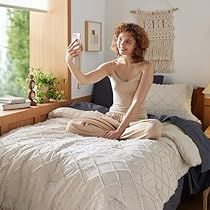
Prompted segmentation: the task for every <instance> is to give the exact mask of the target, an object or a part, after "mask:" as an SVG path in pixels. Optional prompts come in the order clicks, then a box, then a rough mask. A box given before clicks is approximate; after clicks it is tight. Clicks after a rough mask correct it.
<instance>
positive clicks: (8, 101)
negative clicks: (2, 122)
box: [0, 96, 31, 111]
mask: <svg viewBox="0 0 210 210" xmlns="http://www.w3.org/2000/svg"><path fill="white" fill-rule="evenodd" d="M30 106H31V103H30V102H27V101H26V99H25V98H23V97H15V96H4V97H0V110H3V111H5V110H12V109H22V108H28V107H30Z"/></svg>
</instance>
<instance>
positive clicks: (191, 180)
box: [149, 115, 210, 194]
mask: <svg viewBox="0 0 210 210" xmlns="http://www.w3.org/2000/svg"><path fill="white" fill-rule="evenodd" d="M149 118H155V119H158V120H160V121H161V122H166V121H170V122H171V123H172V124H174V125H176V126H178V127H180V128H181V129H182V130H183V132H184V133H185V134H186V135H188V136H189V137H190V138H191V139H192V141H193V142H194V143H195V144H196V146H197V147H198V150H199V152H200V156H201V160H202V164H201V165H199V166H196V167H191V168H190V170H189V172H188V173H187V175H186V177H185V178H186V179H185V180H186V181H187V182H188V183H187V185H188V187H189V192H190V193H191V194H194V193H197V192H200V191H203V190H204V189H206V188H207V187H208V186H210V140H209V139H208V138H207V137H206V135H205V134H204V132H203V131H202V129H201V126H200V124H199V123H197V122H194V121H191V120H185V119H182V118H179V117H176V116H163V115H162V116H154V115H149ZM189 152H190V148H189Z"/></svg>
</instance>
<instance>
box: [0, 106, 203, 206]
mask: <svg viewBox="0 0 210 210" xmlns="http://www.w3.org/2000/svg"><path fill="white" fill-rule="evenodd" d="M69 109H70V108H69ZM79 112H80V113H81V111H80V110H79ZM79 112H77V114H76V115H75V116H74V117H76V116H79ZM56 113H57V115H56ZM85 113H86V114H90V113H89V112H85ZM65 115H67V109H65ZM70 116H73V113H72V109H70V114H69V115H68V117H70ZM54 117H57V118H54ZM51 118H52V119H50V120H48V121H46V122H43V123H39V124H36V125H33V126H26V127H24V128H20V129H17V130H16V131H13V132H10V133H9V134H8V135H5V136H4V137H2V138H0V208H3V209H6V208H8V209H14V210H20V209H21V210H38V209H39V210H58V209H59V210H110V209H115V210H122V209H125V210H131V209H132V210H143V209H149V210H155V209H163V205H164V203H165V202H166V201H168V199H169V198H170V196H171V195H172V194H173V193H174V192H175V189H176V187H177V182H178V179H179V178H180V177H181V176H183V175H184V174H185V173H186V172H187V171H188V169H189V167H190V166H195V165H197V164H200V161H201V160H200V156H199V152H198V150H197V147H196V146H195V145H194V144H193V143H192V141H191V140H190V139H189V137H187V136H186V135H185V134H183V133H182V132H181V131H180V130H179V129H178V128H177V127H176V126H173V125H171V124H165V125H164V129H163V134H162V136H163V137H162V138H161V139H160V140H159V141H152V140H148V139H143V140H138V139H133V140H130V141H116V140H108V139H103V138H94V137H82V136H78V135H73V134H71V133H68V132H66V131H65V127H66V123H67V122H68V120H69V119H68V118H62V116H61V112H54V114H51ZM188 148H191V150H190V151H191V152H190V154H189V152H188ZM186 154H188V155H186Z"/></svg>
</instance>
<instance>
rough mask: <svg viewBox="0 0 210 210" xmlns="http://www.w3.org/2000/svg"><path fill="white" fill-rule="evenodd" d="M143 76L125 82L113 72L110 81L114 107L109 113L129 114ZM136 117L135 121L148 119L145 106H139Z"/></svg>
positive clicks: (139, 75)
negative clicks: (128, 111)
mask: <svg viewBox="0 0 210 210" xmlns="http://www.w3.org/2000/svg"><path fill="white" fill-rule="evenodd" d="M141 75H142V73H141V72H140V73H139V74H138V75H137V76H136V77H135V78H133V79H130V80H128V81H123V80H121V79H120V78H119V77H118V75H117V74H116V73H115V72H114V71H113V72H112V75H111V76H109V79H110V82H111V86H112V90H113V105H112V106H111V107H110V110H109V112H114V113H120V114H125V113H126V112H127V110H128V109H129V107H130V105H131V103H132V100H133V97H134V95H135V93H136V90H137V88H138V85H139V80H140V79H141ZM135 116H136V118H135V119H134V121H137V120H141V119H146V118H147V113H146V111H145V109H144V105H143V104H142V106H139V109H138V110H137V112H136V115H135Z"/></svg>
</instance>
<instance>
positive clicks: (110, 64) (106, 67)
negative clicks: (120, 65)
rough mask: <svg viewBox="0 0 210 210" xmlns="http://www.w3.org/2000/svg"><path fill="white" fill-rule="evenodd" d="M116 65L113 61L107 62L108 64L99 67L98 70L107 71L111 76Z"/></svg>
mask: <svg viewBox="0 0 210 210" xmlns="http://www.w3.org/2000/svg"><path fill="white" fill-rule="evenodd" d="M115 65H116V63H115V60H111V61H107V62H104V63H102V64H101V65H100V66H99V67H98V69H104V71H106V72H107V73H108V74H109V75H111V74H112V72H113V69H114V67H115Z"/></svg>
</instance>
